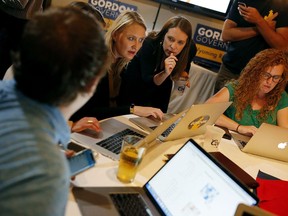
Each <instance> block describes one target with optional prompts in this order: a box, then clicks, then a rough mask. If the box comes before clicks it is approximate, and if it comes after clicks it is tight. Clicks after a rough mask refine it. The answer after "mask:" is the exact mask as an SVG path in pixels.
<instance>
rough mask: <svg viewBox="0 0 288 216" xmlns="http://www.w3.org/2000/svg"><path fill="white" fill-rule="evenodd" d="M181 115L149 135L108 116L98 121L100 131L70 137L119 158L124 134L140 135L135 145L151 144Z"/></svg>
mask: <svg viewBox="0 0 288 216" xmlns="http://www.w3.org/2000/svg"><path fill="white" fill-rule="evenodd" d="M181 116H182V113H179V114H177V115H175V116H173V117H172V118H169V119H168V120H167V121H166V124H165V125H163V126H161V127H158V128H157V129H155V130H154V131H153V132H151V133H150V134H149V135H148V133H145V132H143V131H141V130H137V129H136V128H134V127H131V126H130V125H127V124H124V123H122V122H120V121H118V120H117V119H114V118H110V119H107V120H104V121H101V122H100V126H101V128H102V131H101V132H95V131H92V130H85V131H82V132H79V133H76V132H75V133H72V134H71V139H72V140H74V141H76V143H77V144H80V145H83V146H85V147H88V148H91V149H93V150H95V151H97V152H99V153H101V154H102V155H105V156H107V157H109V158H111V159H113V160H119V158H120V151H121V145H122V140H123V137H124V136H126V135H137V136H139V137H142V138H143V140H141V142H140V143H135V145H136V144H137V145H139V146H140V145H145V146H146V147H149V146H152V145H154V144H155V143H157V142H158V140H159V139H158V137H159V136H160V135H161V134H162V133H163V132H164V131H165V130H166V129H167V128H168V127H169V126H170V125H172V124H173V123H174V122H175V121H177V119H179V118H180V117H181ZM147 150H148V149H147Z"/></svg>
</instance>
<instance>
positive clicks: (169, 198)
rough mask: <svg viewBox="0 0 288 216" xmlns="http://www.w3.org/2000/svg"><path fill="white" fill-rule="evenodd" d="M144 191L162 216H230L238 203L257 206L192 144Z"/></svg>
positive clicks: (185, 146) (244, 189)
mask: <svg viewBox="0 0 288 216" xmlns="http://www.w3.org/2000/svg"><path fill="white" fill-rule="evenodd" d="M167 176H169V177H167ZM171 176H172V177H171ZM145 190H146V192H147V193H148V194H149V195H150V196H151V197H152V199H153V200H154V202H155V203H156V204H157V205H158V207H159V208H160V209H161V211H162V212H163V213H164V214H165V215H229V216H231V215H233V214H234V213H235V211H236V209H237V206H238V204H239V203H244V204H247V205H256V204H257V202H258V199H257V197H256V196H254V194H252V193H251V192H250V191H249V190H248V189H247V188H245V187H244V186H243V185H242V184H241V183H239V182H238V181H237V180H235V179H233V178H231V177H230V176H229V175H228V174H227V173H226V172H225V171H224V170H223V168H222V167H220V165H219V164H218V163H217V162H215V161H214V160H213V159H212V158H211V156H209V155H208V153H206V152H205V151H204V150H203V149H202V148H201V147H199V146H198V144H197V143H196V142H195V141H193V140H189V141H188V142H187V143H186V144H185V145H184V146H183V147H182V148H181V149H180V150H179V151H178V152H177V154H175V156H174V157H173V158H172V159H170V161H169V162H168V163H167V164H166V165H165V166H163V167H162V168H161V169H160V170H159V171H158V172H157V173H156V174H155V175H154V176H153V177H152V178H151V179H150V180H149V181H148V182H147V183H146V184H145Z"/></svg>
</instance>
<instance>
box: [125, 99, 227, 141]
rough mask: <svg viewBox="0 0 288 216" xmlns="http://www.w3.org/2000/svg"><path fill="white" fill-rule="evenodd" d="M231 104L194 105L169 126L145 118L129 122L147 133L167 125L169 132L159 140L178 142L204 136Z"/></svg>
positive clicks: (165, 122)
mask: <svg viewBox="0 0 288 216" xmlns="http://www.w3.org/2000/svg"><path fill="white" fill-rule="evenodd" d="M231 103H232V102H222V103H211V104H197V105H192V106H191V107H190V108H189V109H188V110H186V111H183V112H181V113H180V114H178V115H179V118H178V119H177V120H176V121H175V122H174V123H173V124H172V125H167V120H166V121H163V122H159V121H157V120H153V119H151V118H145V117H135V118H130V119H129V120H130V121H131V122H133V123H134V124H136V125H137V126H139V127H140V128H142V129H144V130H146V131H147V132H150V131H152V130H153V129H154V128H155V127H156V126H158V127H163V126H164V125H166V127H167V130H166V131H164V132H163V134H161V136H159V139H160V140H161V141H170V140H177V139H181V138H184V137H193V136H196V135H200V134H204V133H205V130H206V126H207V125H213V124H214V123H215V122H216V120H217V119H218V117H219V116H220V115H221V114H223V113H224V111H225V110H226V109H227V108H228V107H229V106H230V105H231ZM172 116H173V115H172ZM170 117H171V114H170ZM173 117H174V116H173ZM166 118H167V117H166ZM153 121H154V125H153ZM164 127H165V126H164Z"/></svg>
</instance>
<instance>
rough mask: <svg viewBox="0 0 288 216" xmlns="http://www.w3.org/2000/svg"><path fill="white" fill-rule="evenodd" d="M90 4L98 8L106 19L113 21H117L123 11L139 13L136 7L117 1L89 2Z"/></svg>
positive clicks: (93, 0) (98, 0) (96, 0)
mask: <svg viewBox="0 0 288 216" xmlns="http://www.w3.org/2000/svg"><path fill="white" fill-rule="evenodd" d="M88 3H89V4H91V5H93V6H94V7H96V8H97V9H98V10H99V11H100V12H101V13H102V14H103V16H104V17H105V18H107V19H111V20H115V19H116V18H117V17H118V15H119V14H120V13H122V12H123V11H126V10H130V11H137V7H136V6H134V5H130V4H125V3H123V2H119V1H117V0H89V2H88Z"/></svg>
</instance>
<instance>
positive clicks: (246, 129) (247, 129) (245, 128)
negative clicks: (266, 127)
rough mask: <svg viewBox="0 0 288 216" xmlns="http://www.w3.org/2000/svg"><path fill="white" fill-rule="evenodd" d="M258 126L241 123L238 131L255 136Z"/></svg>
mask: <svg viewBox="0 0 288 216" xmlns="http://www.w3.org/2000/svg"><path fill="white" fill-rule="evenodd" d="M257 129H258V128H256V127H255V126H253V125H240V126H239V127H238V133H240V134H243V135H247V136H253V135H254V134H255V133H256V131H257Z"/></svg>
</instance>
